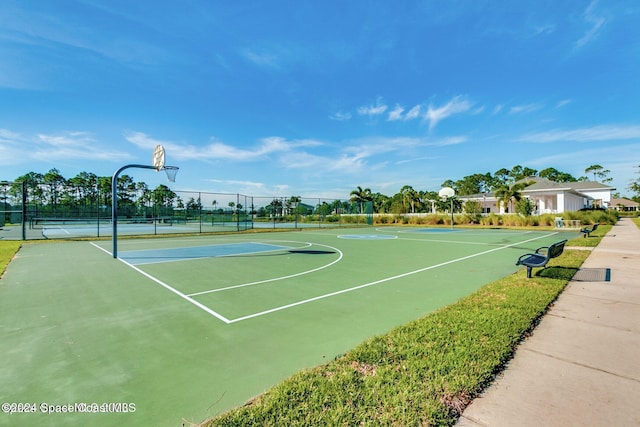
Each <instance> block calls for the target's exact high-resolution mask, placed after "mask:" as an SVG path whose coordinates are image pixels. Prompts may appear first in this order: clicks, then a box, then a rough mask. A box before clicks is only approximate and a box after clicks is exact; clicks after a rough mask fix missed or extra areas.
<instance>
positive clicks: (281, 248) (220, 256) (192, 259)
mask: <svg viewBox="0 0 640 427" xmlns="http://www.w3.org/2000/svg"><path fill="white" fill-rule="evenodd" d="M246 243H252V244H257V245H264V246H274V247H276V246H277V245H272V244H270V243H263V242H253V241H250V242H240V243H238V244H239V245H241V244H246ZM226 244H228V245H233V244H235V243H223V245H226ZM209 246H221V245H200V246H197V247H209ZM170 249H184V248H181V247H176V248H170ZM286 249H295V248H294V247H293V246H279V247H278V249H269V250H265V251H254V252H243V253H240V254H225V255H213V256H210V255H206V256H197V257H192V258H178V259H170V260H163V261H149V262H141V263H136V264H134V265H151V264H164V263H169V262H184V261H194V260H202V259H207V258H225V257H226V258H231V257H237V256H250V255H255V254H264V253H269V252H278V251H282V250H286ZM145 250H146V249H136V250H134V251H122V252H124V253H126V252H143V251H145ZM148 250H149V251H155V250H158V249H148ZM160 250H161V249H160Z"/></svg>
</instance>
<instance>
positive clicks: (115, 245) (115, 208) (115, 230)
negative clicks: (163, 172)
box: [111, 165, 158, 258]
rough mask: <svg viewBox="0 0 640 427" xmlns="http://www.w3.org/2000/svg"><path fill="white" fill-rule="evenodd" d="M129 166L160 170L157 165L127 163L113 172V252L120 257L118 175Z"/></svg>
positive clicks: (116, 256)
mask: <svg viewBox="0 0 640 427" xmlns="http://www.w3.org/2000/svg"><path fill="white" fill-rule="evenodd" d="M129 168H139V169H154V170H158V168H157V167H155V166H149V165H126V166H122V167H121V168H120V169H118V170H117V171H116V172H115V173H114V174H113V177H112V178H111V223H112V224H113V231H112V234H111V242H112V247H113V249H112V251H111V252H112V255H113V257H114V258H118V191H117V189H118V186H117V183H118V175H120V173H121V172H122V171H123V170H125V169H129Z"/></svg>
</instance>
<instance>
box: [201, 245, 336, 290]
mask: <svg viewBox="0 0 640 427" xmlns="http://www.w3.org/2000/svg"><path fill="white" fill-rule="evenodd" d="M301 243H309V242H301ZM311 245H312V244H311V243H309V246H311ZM315 245H317V246H324V247H325V248H330V249H333V250H335V251H337V252H338V253H339V254H340V256H338V259H336V260H334V261H332V262H330V263H329V264H326V265H323V266H322V267H318V268H314V269H313V270H307V271H302V272H300V273H296V274H290V275H289V276H282V277H274V278H273V279H266V280H260V281H257V282H250V283H243V284H241V285H233V286H227V287H226V288H219V289H211V290H208V291H202V292H196V293H193V294H188V296H190V297H195V296H198V295H204V294H211V293H213V292H221V291H228V290H230V289H237V288H244V287H245V286H254V285H259V284H261V283H268V282H275V281H278V280H285V279H291V278H292V277H298V276H302V275H304V274H309V273H313V272H315V271H319V270H322V269H323V268H327V267H330V266H332V265H333V264H335V263H337V262H338V261H340V260H341V259H342V257H343V253H342V251H341V250H340V249H338V248H334V247H333V246H328V245H321V244H319V243H315ZM309 246H306V247H309ZM296 249H297V248H296Z"/></svg>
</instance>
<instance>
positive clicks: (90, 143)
mask: <svg viewBox="0 0 640 427" xmlns="http://www.w3.org/2000/svg"><path fill="white" fill-rule="evenodd" d="M35 142H36V143H35V147H32V149H31V150H29V152H28V156H29V157H30V158H32V159H35V160H41V161H51V160H78V159H80V160H105V161H116V160H124V159H129V158H131V156H130V155H129V154H128V153H125V152H119V151H110V150H108V149H105V148H103V147H101V145H100V144H98V141H96V140H95V138H94V137H93V135H92V134H91V133H89V132H66V133H63V134H58V135H47V134H38V135H37V136H36V140H35Z"/></svg>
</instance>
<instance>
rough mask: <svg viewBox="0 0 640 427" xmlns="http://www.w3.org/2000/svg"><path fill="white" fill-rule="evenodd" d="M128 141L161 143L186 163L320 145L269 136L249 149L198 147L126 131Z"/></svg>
mask: <svg viewBox="0 0 640 427" xmlns="http://www.w3.org/2000/svg"><path fill="white" fill-rule="evenodd" d="M125 138H126V139H127V141H129V142H131V143H133V144H135V145H137V146H139V147H142V148H151V147H155V146H156V145H157V144H161V145H163V146H164V147H165V149H166V150H167V155H168V156H171V157H175V158H178V159H183V160H235V161H240V162H245V161H254V160H258V159H262V158H264V157H266V156H268V155H270V154H273V153H281V152H286V151H290V150H293V149H296V148H300V147H314V146H318V145H322V143H321V142H319V141H315V140H311V139H303V140H295V141H288V140H286V139H284V138H280V137H267V138H263V139H262V140H260V143H259V144H257V145H255V146H253V147H250V148H238V147H235V146H232V145H229V144H225V143H223V142H220V141H217V140H215V139H214V140H213V141H212V142H211V143H209V144H207V145H205V146H203V147H198V146H194V145H189V144H179V143H174V142H171V141H162V140H158V139H155V138H151V137H149V136H148V135H146V134H144V133H142V132H131V131H129V132H126V133H125Z"/></svg>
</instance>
